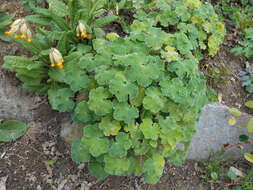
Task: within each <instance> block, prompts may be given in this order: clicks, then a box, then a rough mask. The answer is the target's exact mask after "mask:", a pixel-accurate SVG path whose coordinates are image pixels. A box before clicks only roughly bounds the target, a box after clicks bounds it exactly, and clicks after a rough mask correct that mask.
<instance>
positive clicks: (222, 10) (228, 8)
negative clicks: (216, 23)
mask: <svg viewBox="0 0 253 190" xmlns="http://www.w3.org/2000/svg"><path fill="white" fill-rule="evenodd" d="M213 3H214V4H215V7H216V11H217V12H218V13H219V15H222V16H223V17H224V18H225V19H226V20H227V21H228V23H229V24H230V25H231V26H233V27H235V28H238V29H241V30H244V29H247V28H249V27H252V26H253V21H252V18H253V8H252V5H253V1H252V0H219V1H213Z"/></svg>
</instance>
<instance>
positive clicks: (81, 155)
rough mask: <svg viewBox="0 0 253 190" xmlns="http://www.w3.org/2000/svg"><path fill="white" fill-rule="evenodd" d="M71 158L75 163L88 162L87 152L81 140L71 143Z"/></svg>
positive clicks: (88, 155)
mask: <svg viewBox="0 0 253 190" xmlns="http://www.w3.org/2000/svg"><path fill="white" fill-rule="evenodd" d="M71 158H72V160H74V161H75V162H77V163H80V162H88V161H90V154H89V150H88V149H87V148H86V147H85V146H84V145H83V144H82V142H81V140H77V141H74V142H73V143H72V146H71Z"/></svg>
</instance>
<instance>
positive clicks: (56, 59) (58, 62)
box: [49, 48, 64, 69]
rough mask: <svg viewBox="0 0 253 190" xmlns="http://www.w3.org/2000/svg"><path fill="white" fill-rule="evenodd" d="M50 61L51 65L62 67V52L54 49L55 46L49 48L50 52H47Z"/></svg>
mask: <svg viewBox="0 0 253 190" xmlns="http://www.w3.org/2000/svg"><path fill="white" fill-rule="evenodd" d="M49 58H50V62H51V65H50V66H51V67H55V66H56V67H58V68H59V69H63V63H64V60H63V57H62V54H61V53H60V52H59V51H58V50H57V49H56V48H51V50H50V54H49Z"/></svg>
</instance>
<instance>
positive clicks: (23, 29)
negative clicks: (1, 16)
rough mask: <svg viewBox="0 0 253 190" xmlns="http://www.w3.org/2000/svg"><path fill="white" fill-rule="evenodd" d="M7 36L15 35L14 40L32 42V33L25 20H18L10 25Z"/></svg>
mask: <svg viewBox="0 0 253 190" xmlns="http://www.w3.org/2000/svg"><path fill="white" fill-rule="evenodd" d="M5 35H6V36H11V35H14V36H13V38H14V39H19V38H20V39H27V41H28V42H32V31H31V29H30V26H29V24H28V23H27V22H26V20H25V19H23V18H21V19H17V20H15V21H14V22H13V23H12V24H11V25H10V30H9V31H7V32H5Z"/></svg>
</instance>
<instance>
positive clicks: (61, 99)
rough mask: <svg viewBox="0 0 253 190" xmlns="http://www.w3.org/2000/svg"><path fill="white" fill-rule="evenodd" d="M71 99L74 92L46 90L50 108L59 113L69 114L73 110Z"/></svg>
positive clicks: (61, 89)
mask: <svg viewBox="0 0 253 190" xmlns="http://www.w3.org/2000/svg"><path fill="white" fill-rule="evenodd" d="M73 97H74V92H73V91H72V90H71V89H69V88H59V89H53V88H52V89H49V90H48V99H49V102H50V104H51V106H52V108H53V109H55V110H58V111H60V112H70V111H72V110H73V109H74V107H75V102H74V101H73V100H72V98H73Z"/></svg>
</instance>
